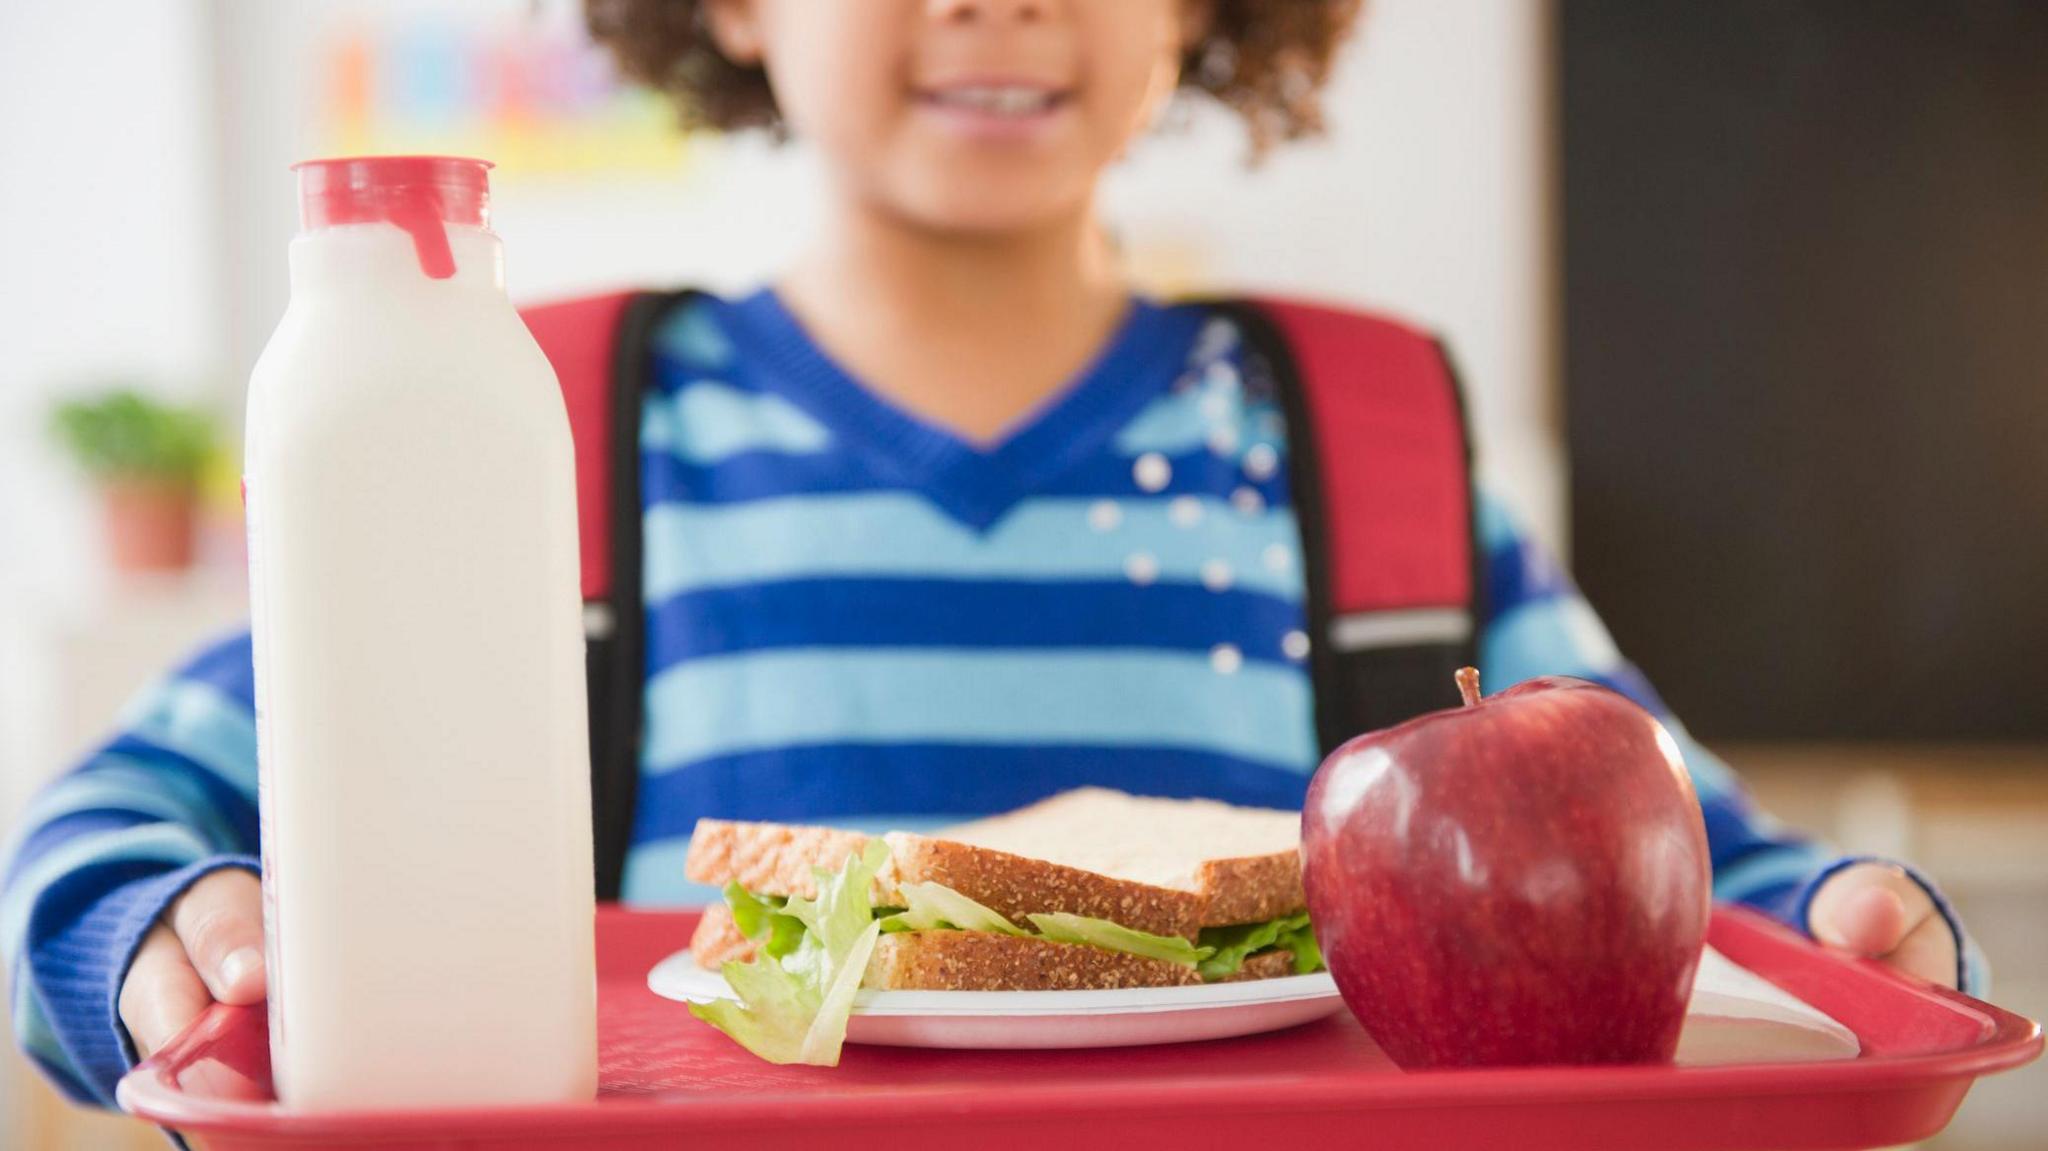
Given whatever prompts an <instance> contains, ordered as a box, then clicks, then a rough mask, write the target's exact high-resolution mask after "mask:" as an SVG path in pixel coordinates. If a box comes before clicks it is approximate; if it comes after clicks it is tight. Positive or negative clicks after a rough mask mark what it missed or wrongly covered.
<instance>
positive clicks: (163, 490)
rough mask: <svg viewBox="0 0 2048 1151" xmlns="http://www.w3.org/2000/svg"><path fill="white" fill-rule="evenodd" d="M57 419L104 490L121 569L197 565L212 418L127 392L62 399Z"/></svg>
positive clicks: (113, 552)
mask: <svg viewBox="0 0 2048 1151" xmlns="http://www.w3.org/2000/svg"><path fill="white" fill-rule="evenodd" d="M51 424H52V427H53V429H54V431H55V433H56V436H57V439H58V440H59V441H60V442H61V443H62V444H63V445H64V447H65V449H66V450H67V451H69V453H70V454H71V456H72V458H73V459H74V460H75V461H76V462H77V463H78V465H79V466H80V467H81V468H82V469H83V470H84V471H85V472H86V474H87V475H90V476H91V477H92V478H93V480H94V482H95V483H96V484H97V485H98V487H99V490H100V498H101V506H102V508H103V510H104V514H105V527H106V538H107V546H108V553H109V556H110V557H111V559H112V560H113V564H114V567H115V569H116V570H119V571H123V572H151V571H157V572H160V571H183V570H184V569H186V568H188V567H190V566H191V565H192V553H193V539H194V535H195V525H196V521H197V511H198V503H199V481H200V477H201V476H202V474H203V473H204V472H205V470H206V467H207V463H208V461H209V460H210V459H211V458H212V456H213V453H214V449H215V445H216V443H217V441H218V436H217V433H216V430H215V425H214V420H213V417H212V416H211V415H210V414H209V413H207V412H206V411H204V410H202V409H199V408H193V407H185V406H181V405H176V404H167V403H164V402H162V401H160V400H157V399H153V398H151V397H150V396H147V395H144V394H143V393H141V392H137V391H133V390H128V389H122V390H117V391H111V392H106V393H103V394H101V395H97V396H89V397H81V398H78V399H72V400H66V401H63V402H61V403H59V404H58V405H57V407H56V410H55V411H54V413H53V415H52V420H51Z"/></svg>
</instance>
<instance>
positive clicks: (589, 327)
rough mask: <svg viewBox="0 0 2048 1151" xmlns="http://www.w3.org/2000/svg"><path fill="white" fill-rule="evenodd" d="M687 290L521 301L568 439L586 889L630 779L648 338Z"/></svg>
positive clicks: (606, 865)
mask: <svg viewBox="0 0 2048 1151" xmlns="http://www.w3.org/2000/svg"><path fill="white" fill-rule="evenodd" d="M692 294H693V293H690V292H673V293H660V292H620V293H615V294H612V295H605V296H592V297H588V298H585V299H579V300H570V301H567V302H564V303H559V304H549V305H544V306H541V307H534V308H526V309H522V310H521V312H520V315H521V316H522V317H523V318H524V319H525V320H526V326H527V329H528V330H529V331H531V332H532V333H533V338H534V340H535V342H537V343H539V344H540V348H541V351H542V352H543V353H545V354H546V355H547V358H548V362H549V364H551V365H552V366H553V367H554V369H555V378H556V379H557V380H559V381H560V382H561V385H562V400H563V403H564V405H565V406H566V407H567V409H568V413H569V431H570V434H571V436H573V437H574V439H575V442H576V512H577V542H578V544H579V546H580V548H581V558H582V583H583V635H584V641H585V648H584V652H585V655H584V672H585V677H586V682H587V685H588V691H589V698H590V792H591V795H590V799H591V831H592V838H593V840H594V846H595V849H596V865H597V895H598V898H599V899H606V900H615V899H617V898H618V897H619V890H620V887H621V884H622V883H623V881H624V876H625V864H626V849H627V848H628V847H629V846H630V845H631V842H632V834H633V803H634V798H635V793H636V792H637V791H638V789H639V781H640V732H641V718H642V717H641V714H640V711H641V707H642V704H643V700H642V694H643V693H642V690H641V689H642V686H643V680H644V678H645V665H644V660H645V656H644V654H643V652H644V647H643V644H644V639H643V636H644V628H645V616H646V612H645V603H644V601H643V599H642V595H641V584H640V572H641V563H640V542H641V541H640V533H641V522H640V515H641V509H640V451H639V444H640V397H641V394H642V392H643V390H644V389H645V388H646V387H647V386H648V382H649V380H650V377H651V375H652V373H651V371H650V367H651V363H650V360H649V352H648V348H649V342H650V341H649V336H650V334H651V333H652V331H653V329H654V327H655V325H656V324H658V323H659V322H660V320H661V318H662V317H663V316H665V315H667V314H668V311H669V309H670V308H672V307H674V306H676V305H678V304H679V303H681V302H683V301H684V300H686V299H688V298H689V297H690V296H691V295H692Z"/></svg>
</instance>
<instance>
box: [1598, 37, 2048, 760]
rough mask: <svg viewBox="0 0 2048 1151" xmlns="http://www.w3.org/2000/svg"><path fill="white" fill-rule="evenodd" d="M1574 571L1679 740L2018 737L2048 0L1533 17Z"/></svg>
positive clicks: (2040, 605)
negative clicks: (1553, 84)
mask: <svg viewBox="0 0 2048 1151" xmlns="http://www.w3.org/2000/svg"><path fill="white" fill-rule="evenodd" d="M1558 18H1559V22H1560V25H1559V50H1560V62H1559V77H1560V84H1561V86H1562V92H1561V102H1560V111H1561V119H1562V125H1563V160H1562V163H1563V174H1564V215H1565V221H1564V226H1565V236H1564V253H1565V273H1564V279H1565V300H1564V314H1565V357H1566V372H1565V379H1566V407H1567V413H1568V414H1567V426H1568V430H1569V439H1570V452H1571V463H1572V524H1573V540H1574V545H1573V546H1574V557H1573V559H1574V566H1575V568H1576V570H1577V574H1578V576H1579V578H1580V582H1581V583H1582V584H1583V585H1584V587H1585V589H1586V591H1587V593H1588V595H1589V596H1590V597H1591V598H1592V600H1593V602H1594V604H1595V605H1596V606H1597V607H1598V608H1599V609H1600V610H1601V611H1602V613H1603V614H1604V615H1605V617H1606V618H1607V620H1608V622H1609V624H1610V626H1611V627H1612V629H1613V631H1614V632H1615V634H1616V637H1617V639H1618V640H1619V641H1620V643H1621V645H1622V648H1623V650H1625V651H1627V652H1628V653H1629V654H1630V655H1632V656H1633V657H1635V658H1636V659H1637V660H1638V661H1639V662H1641V663H1642V664H1643V665H1644V667H1645V669H1646V670H1647V671H1648V672H1649V673H1650V675H1651V678H1652V679H1653V680H1654V681H1655V682H1657V683H1658V684H1659V686H1660V687H1661V688H1662V689H1663V690H1664V692H1665V694H1666V696H1667V697H1669V699H1670V701H1671V703H1672V704H1673V706H1674V707H1675V708H1676V709H1677V710H1678V712H1679V714H1681V715H1682V716H1684V717H1685V718H1686V719H1687V721H1688V722H1689V723H1690V724H1691V725H1692V726H1693V727H1694V728H1695V729H1696V730H1697V731H1698V732H1699V733H1700V734H1701V735H1703V736H1706V737H1710V738H1716V737H1718V738H1750V739H1777V738H1800V737H1847V738H1859V739H2020V738H2035V739H2037V738H2042V737H2048V0H1982V2H1977V0H1921V2H1906V0H1716V2H1714V3H1698V2H1696V0H1663V2H1647V0H1562V3H1561V5H1560V8H1559V16H1558Z"/></svg>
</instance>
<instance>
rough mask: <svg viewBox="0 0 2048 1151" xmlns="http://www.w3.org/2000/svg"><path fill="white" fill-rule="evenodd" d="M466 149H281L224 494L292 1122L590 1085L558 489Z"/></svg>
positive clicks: (544, 387)
mask: <svg viewBox="0 0 2048 1151" xmlns="http://www.w3.org/2000/svg"><path fill="white" fill-rule="evenodd" d="M488 167H489V165H487V164H485V163H483V162H481V161H475V160H460V159H452V158H443V157H385V158H375V159H350V160H330V161H317V162H313V163H308V164H302V165H299V167H298V169H297V171H298V175H299V194H300V220H301V228H300V233H299V235H298V237H297V238H296V239H294V240H293V241H292V243H291V304H290V307H289V308H288V309H287V310H286V312H285V315H284V318H283V320H282V321H281V322H280V323H279V325H278V328H277V332H276V334H275V335H273V336H272V337H271V340H270V343H269V345H268V347H266V348H265V349H264V352H263V355H262V358H261V359H260V360H259V361H258V363H257V365H256V368H255V372H254V374H253V376H252V377H251V379H250V385H249V409H248V448H247V470H246V474H245V498H246V500H247V506H248V516H249V567H250V590H251V599H252V611H253V623H252V630H253V632H254V637H255V653H256V704H257V711H258V720H257V724H258V745H259V754H260V760H261V773H260V777H261V778H260V786H259V793H260V800H261V809H262V825H263V890H264V911H265V928H266V935H267V939H266V942H267V948H268V960H269V979H270V1033H271V1050H272V1072H273V1076H274V1079H275V1085H276V1088H277V1091H278V1095H279V1098H280V1099H282V1100H283V1101H284V1102H285V1103H286V1104H287V1105H288V1106H291V1107H295V1108H305V1109H327V1108H349V1109H363V1108H381V1107H407V1106H449V1105H476V1104H496V1103H513V1102H539V1101H550V1100H571V1099H585V1098H589V1097H591V1096H592V1094H593V1093H594V1091H595V1089H596V1022H595V997H596V989H595V973H594V956H593V942H592V932H593V913H594V908H593V895H592V891H593V886H592V861H591V828H590V790H589V774H588V771H589V768H588V764H589V758H588V744H587V742H586V739H587V735H586V730H585V723H586V718H585V700H584V683H583V635H582V630H581V626H580V622H579V611H580V603H579V591H578V579H577V540H576V488H575V478H574V465H573V457H572V446H571V443H570V438H569V424H568V418H567V415H566V413H565V411H564V408H563V403H562V397H561V393H560V392H559V390H558V389H557V385H556V382H555V377H554V373H553V372H552V371H551V370H550V368H549V366H548V363H547V360H546V359H545V358H544V357H543V356H542V354H541V352H540V349H539V348H538V347H537V346H536V345H535V344H534V342H533V339H532V337H530V336H529V335H528V334H527V331H526V328H525V326H524V325H523V324H521V322H520V320H519V317H518V315H517V313H516V312H515V311H514V310H513V308H512V305H511V303H510V302H509V301H508V299H507V297H506V295H505V279H504V268H503V252H502V249H501V248H500V245H499V242H498V238H497V237H496V236H495V235H493V234H492V233H491V231H490V230H489V226H488V208H487V206H488V198H489V190H488V181H487V174H486V173H487V169H488Z"/></svg>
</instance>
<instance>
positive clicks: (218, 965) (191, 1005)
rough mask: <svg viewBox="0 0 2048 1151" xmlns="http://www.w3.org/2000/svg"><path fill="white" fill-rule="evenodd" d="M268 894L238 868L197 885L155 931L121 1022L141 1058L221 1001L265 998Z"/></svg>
mask: <svg viewBox="0 0 2048 1151" xmlns="http://www.w3.org/2000/svg"><path fill="white" fill-rule="evenodd" d="M264 986H265V979H264V970H263V888H262V885H261V884H260V883H259V882H257V879H256V877H255V876H253V875H251V874H249V873H248V872H246V871H243V870H241V869H240V868H223V869H222V870H220V871H216V872H214V873H212V874H211V875H208V876H207V877H206V878H204V879H202V880H200V881H199V882H197V883H195V884H193V885H192V887H191V889H190V890H188V891H186V892H185V894H184V895H182V896H180V897H179V898H178V901H177V902H176V903H173V904H172V905H171V909H170V910H169V911H167V912H165V913H164V917H163V919H162V921H160V922H159V923H158V924H157V925H156V927H155V928H153V929H151V931H150V933H149V935H148V937H147V938H145V939H144V940H143V941H142V946H141V948H139V949H138V950H137V951H136V952H135V962H134V963H133V964H130V965H129V968H128V978H127V980H126V981H125V982H123V983H122V984H121V1001H120V1002H121V1023H122V1025H123V1026H125V1027H127V1028H128V1034H129V1036H130V1037H131V1038H133V1039H134V1040H135V1048H136V1050H137V1051H138V1052H140V1053H141V1054H142V1055H144V1056H148V1055H149V1053H150V1052H152V1051H155V1050H156V1049H157V1048H159V1047H161V1046H163V1045H164V1042H165V1041H166V1040H168V1039H170V1038H171V1037H172V1036H174V1035H176V1034H177V1033H178V1032H180V1031H183V1030H184V1029H185V1028H186V1026H187V1025H188V1024H190V1023H191V1022H192V1021H193V1020H194V1019H197V1018H199V1015H200V1013H201V1012H203V1011H205V1010H206V1009H207V1008H208V1007H211V1006H213V1004H214V1003H215V1002H216V1001H217V1002H221V1003H235V1004H248V1003H255V1002H257V1001H259V1000H261V999H262V998H263V992H264Z"/></svg>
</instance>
